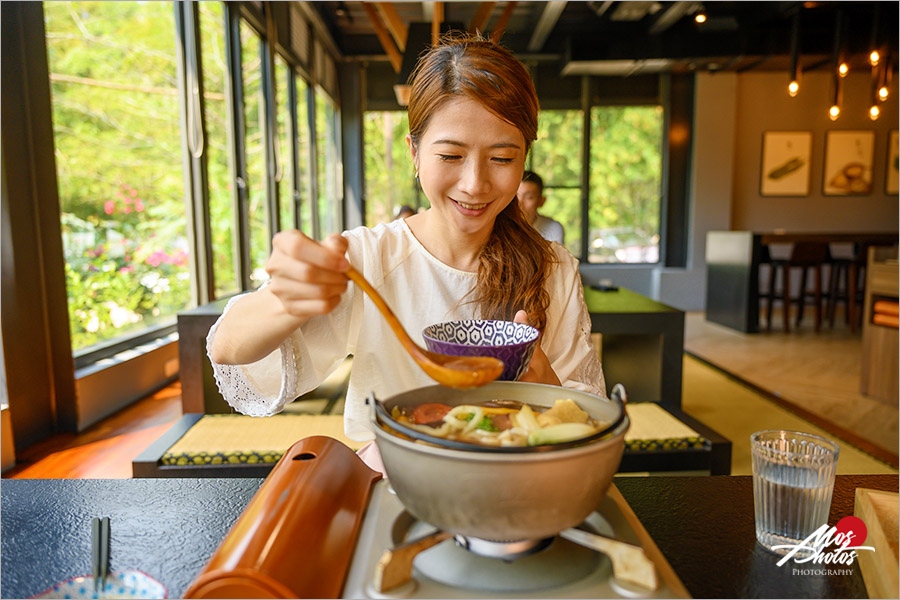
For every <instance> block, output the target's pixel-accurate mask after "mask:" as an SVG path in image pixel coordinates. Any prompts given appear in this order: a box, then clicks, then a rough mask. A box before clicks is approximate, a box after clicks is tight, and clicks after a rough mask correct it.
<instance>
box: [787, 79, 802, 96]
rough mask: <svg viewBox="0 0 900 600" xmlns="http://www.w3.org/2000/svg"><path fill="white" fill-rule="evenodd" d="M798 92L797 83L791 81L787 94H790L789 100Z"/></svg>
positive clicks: (798, 85)
mask: <svg viewBox="0 0 900 600" xmlns="http://www.w3.org/2000/svg"><path fill="white" fill-rule="evenodd" d="M798 91H800V84H799V83H797V82H796V81H792V82H790V83H789V84H788V94H790V96H791V98H793V97H795V96H796V95H797V92H798Z"/></svg>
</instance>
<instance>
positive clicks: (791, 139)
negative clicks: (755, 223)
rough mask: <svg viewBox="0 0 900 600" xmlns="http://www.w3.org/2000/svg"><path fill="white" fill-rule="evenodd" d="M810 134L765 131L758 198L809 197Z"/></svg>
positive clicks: (805, 132)
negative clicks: (759, 196)
mask: <svg viewBox="0 0 900 600" xmlns="http://www.w3.org/2000/svg"><path fill="white" fill-rule="evenodd" d="M811 156H812V133H811V132H809V131H766V132H765V133H763V146H762V170H761V174H760V182H759V194H760V195H761V196H807V195H809V161H810V157H811Z"/></svg>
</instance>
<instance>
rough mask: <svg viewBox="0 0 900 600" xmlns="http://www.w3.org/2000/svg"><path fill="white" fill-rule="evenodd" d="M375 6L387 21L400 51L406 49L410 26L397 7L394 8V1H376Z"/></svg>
mask: <svg viewBox="0 0 900 600" xmlns="http://www.w3.org/2000/svg"><path fill="white" fill-rule="evenodd" d="M375 6H376V7H378V12H380V13H381V18H383V19H384V21H385V23H387V28H388V30H389V31H390V32H391V35H392V36H394V41H395V42H396V43H397V48H399V49H400V52H403V51H404V50H406V36H407V35H409V28H408V27H407V26H406V23H404V22H403V19H402V18H401V17H400V15H399V14H398V13H397V9H396V8H394V4H393V3H391V2H376V3H375Z"/></svg>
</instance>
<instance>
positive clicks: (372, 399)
mask: <svg viewBox="0 0 900 600" xmlns="http://www.w3.org/2000/svg"><path fill="white" fill-rule="evenodd" d="M528 385H541V386H545V387H548V388H551V387H552V388H558V389H566V388H560V386H551V385H546V384H535V383H531V384H528ZM432 387H434V386H432ZM423 389H428V388H423ZM410 391H411V390H410ZM571 391H576V392H578V393H581V394H588V392H584V391H582V390H571ZM590 395H591V396H595V397H597V398H602V399H604V400H606V401H607V402H610V403H612V404H614V405H615V406H616V407H617V408H618V416H617V418H616V419H615V420H614V421H613V422H612V423H611V424H610V425H608V426H607V427H604V428H603V429H601V430H600V431H598V432H597V433H594V434H592V435H589V436H587V437H583V438H579V439H577V440H572V441H569V442H561V443H559V444H541V445H539V446H482V445H480V444H473V443H469V442H460V441H456V440H447V439H444V438H440V437H437V436H433V435H428V434H427V433H423V432H421V431H418V430H416V429H412V428H411V427H407V426H406V425H403V424H402V423H398V422H397V421H396V420H394V419H393V418H392V417H391V415H390V413H388V411H387V409H386V408H385V407H384V402H383V401H381V400H379V399H378V398H377V397H376V396H375V393H374V392H373V393H372V394H370V395H369V397H367V398H366V404H367V405H369V411H370V420H371V421H372V425H373V427H375V429H376V430H377V429H380V430H381V433H384V434H385V435H388V436H390V437H391V438H392V439H395V440H400V441H408V440H404V439H403V438H401V437H399V436H397V435H394V434H393V433H392V432H390V431H388V430H387V429H386V427H389V428H390V429H393V430H395V431H397V432H399V433H402V434H403V435H405V436H408V437H410V438H412V440H413V441H412V442H411V443H413V444H415V445H416V446H421V444H417V443H416V442H417V441H421V442H426V443H427V444H430V445H432V446H436V447H438V448H440V449H443V450H454V451H464V452H465V453H466V454H494V455H497V454H512V455H522V454H535V453H553V454H555V453H557V452H559V451H562V450H569V449H573V448H578V447H581V446H586V445H591V444H592V443H593V442H601V441H603V440H604V439H605V438H609V439H614V438H615V437H616V435H614V434H616V431H617V430H618V429H619V428H620V427H621V426H622V424H623V423H626V422H627V426H626V427H625V429H624V431H625V432H627V431H628V429H629V428H630V427H631V419H629V418H628V414H627V411H626V410H625V404H624V403H623V402H622V401H621V400H620V399H619V398H617V397H615V398H603V397H602V396H597V395H596V394H590ZM388 400H390V398H389V399H388Z"/></svg>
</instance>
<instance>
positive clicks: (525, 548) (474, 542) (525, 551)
mask: <svg viewBox="0 0 900 600" xmlns="http://www.w3.org/2000/svg"><path fill="white" fill-rule="evenodd" d="M453 539H455V540H456V544H457V545H458V546H460V547H461V548H465V549H466V550H468V551H469V552H474V553H475V554H477V555H479V556H486V557H488V558H499V559H501V560H505V561H507V562H511V561H514V560H516V559H517V558H522V557H523V556H528V555H529V554H534V553H536V552H540V551H541V550H543V549H544V548H546V547H547V546H549V545H550V544H551V543H552V542H553V538H552V537H548V538H545V539H542V540H517V541H513V542H495V541H492V540H482V539H479V538H474V537H466V536H463V535H457V536H454V538H453Z"/></svg>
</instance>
